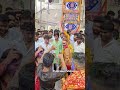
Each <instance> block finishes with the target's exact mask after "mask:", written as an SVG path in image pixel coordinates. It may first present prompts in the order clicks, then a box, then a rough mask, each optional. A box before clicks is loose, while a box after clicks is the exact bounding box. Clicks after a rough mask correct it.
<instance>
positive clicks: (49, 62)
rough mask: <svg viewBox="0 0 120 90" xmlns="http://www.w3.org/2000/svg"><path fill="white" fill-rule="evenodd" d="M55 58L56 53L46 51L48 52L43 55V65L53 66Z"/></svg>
mask: <svg viewBox="0 0 120 90" xmlns="http://www.w3.org/2000/svg"><path fill="white" fill-rule="evenodd" d="M53 60H54V55H53V54H51V53H46V54H45V55H44V56H43V65H44V66H45V67H47V68H49V67H51V66H52V63H53Z"/></svg>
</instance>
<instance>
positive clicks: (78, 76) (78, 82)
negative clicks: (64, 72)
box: [62, 70, 85, 90]
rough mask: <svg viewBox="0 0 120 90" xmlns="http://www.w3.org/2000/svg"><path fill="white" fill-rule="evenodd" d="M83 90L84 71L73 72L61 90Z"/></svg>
mask: <svg viewBox="0 0 120 90" xmlns="http://www.w3.org/2000/svg"><path fill="white" fill-rule="evenodd" d="M67 89H73V90H84V89H85V71H84V70H81V71H75V72H73V73H72V74H71V75H70V76H68V77H67V79H66V80H65V81H64V84H63V88H62V90H67Z"/></svg>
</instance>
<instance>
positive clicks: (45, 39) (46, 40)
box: [44, 35, 50, 44]
mask: <svg viewBox="0 0 120 90" xmlns="http://www.w3.org/2000/svg"><path fill="white" fill-rule="evenodd" d="M49 39H50V37H49V36H48V35H45V36H44V41H45V44H49Z"/></svg>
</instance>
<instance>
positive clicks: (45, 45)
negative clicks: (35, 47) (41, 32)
mask: <svg viewBox="0 0 120 90" xmlns="http://www.w3.org/2000/svg"><path fill="white" fill-rule="evenodd" d="M49 40H50V37H49V36H48V35H45V36H44V42H43V43H40V46H41V47H42V48H43V49H44V51H45V52H46V51H47V50H49V48H51V47H52V44H50V42H49Z"/></svg>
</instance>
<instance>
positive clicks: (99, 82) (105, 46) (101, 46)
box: [85, 10, 120, 90]
mask: <svg viewBox="0 0 120 90" xmlns="http://www.w3.org/2000/svg"><path fill="white" fill-rule="evenodd" d="M115 16H117V17H115ZM119 18H120V10H119V11H118V15H115V13H114V11H108V12H107V14H106V15H99V16H96V17H94V18H93V19H91V18H90V16H89V11H88V12H86V28H85V35H86V36H85V38H86V62H87V63H86V66H87V68H86V69H87V70H86V71H87V75H86V76H87V78H88V81H90V82H89V85H90V87H91V88H92V90H94V89H95V90H119V89H120V88H119V80H118V77H117V75H120V72H119V69H120V55H119V53H120V35H119V34H120V19H119ZM113 79H114V80H113ZM115 82H117V83H115ZM89 85H88V86H89ZM90 87H88V90H91V89H90Z"/></svg>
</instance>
